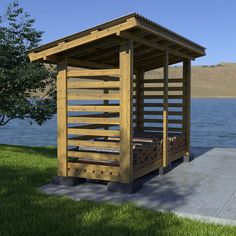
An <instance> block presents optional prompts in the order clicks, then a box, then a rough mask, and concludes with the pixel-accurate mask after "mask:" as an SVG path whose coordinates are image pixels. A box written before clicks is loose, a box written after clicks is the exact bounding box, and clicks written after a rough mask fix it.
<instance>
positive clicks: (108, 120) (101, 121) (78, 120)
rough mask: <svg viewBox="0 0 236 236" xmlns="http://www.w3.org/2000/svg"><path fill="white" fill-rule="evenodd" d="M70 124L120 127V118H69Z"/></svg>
mask: <svg viewBox="0 0 236 236" xmlns="http://www.w3.org/2000/svg"><path fill="white" fill-rule="evenodd" d="M67 119H68V123H86V124H109V125H110V124H112V125H119V124H120V119H119V118H90V117H68V118H67Z"/></svg>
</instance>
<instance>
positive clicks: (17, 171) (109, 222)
mask: <svg viewBox="0 0 236 236" xmlns="http://www.w3.org/2000/svg"><path fill="white" fill-rule="evenodd" d="M55 156H56V149H54V148H46V147H45V148H31V147H21V146H7V145H0V235H1V236H8V235H14V236H15V235H24V236H26V235H43V236H45V235H50V236H53V235H57V236H58V235H83V236H85V235H89V236H93V235H150V236H151V235H171V236H172V235H173V236H178V235H181V236H183V235H191V236H194V235H197V236H200V235H212V236H216V235H220V236H224V235H236V227H235V228H234V227H227V226H220V225H211V224H204V223H199V222H196V221H192V220H187V219H182V218H178V217H177V216H175V215H174V214H170V213H160V212H156V211H152V210H148V209H142V208H138V207H136V206H135V205H132V204H123V205H112V204H101V203H94V202H88V201H78V202H76V201H73V200H70V199H68V198H66V197H57V196H48V195H46V194H43V193H41V192H40V191H39V190H38V187H39V186H41V185H43V184H45V183H47V182H48V181H50V179H51V178H52V176H54V175H55V174H56V159H55V158H54V157H55ZM95 194H96V193H95Z"/></svg>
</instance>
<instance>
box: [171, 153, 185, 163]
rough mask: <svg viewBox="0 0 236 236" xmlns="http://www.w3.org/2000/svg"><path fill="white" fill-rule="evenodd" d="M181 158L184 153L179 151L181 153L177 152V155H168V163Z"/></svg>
mask: <svg viewBox="0 0 236 236" xmlns="http://www.w3.org/2000/svg"><path fill="white" fill-rule="evenodd" d="M183 156H185V151H181V152H178V153H174V154H170V157H169V159H170V161H171V162H172V161H176V160H178V159H180V158H182V157H183Z"/></svg>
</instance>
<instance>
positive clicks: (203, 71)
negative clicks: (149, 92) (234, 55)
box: [146, 63, 236, 97]
mask: <svg viewBox="0 0 236 236" xmlns="http://www.w3.org/2000/svg"><path fill="white" fill-rule="evenodd" d="M161 74H162V70H159V69H158V70H153V71H150V72H147V74H146V78H149V79H151V78H152V79H153V78H160V77H161ZM181 75H182V67H180V66H179V67H170V69H169V77H170V78H171V77H172V78H174V77H181ZM192 97H236V63H221V64H218V65H212V66H193V67H192Z"/></svg>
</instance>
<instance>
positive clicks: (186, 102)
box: [183, 60, 191, 156]
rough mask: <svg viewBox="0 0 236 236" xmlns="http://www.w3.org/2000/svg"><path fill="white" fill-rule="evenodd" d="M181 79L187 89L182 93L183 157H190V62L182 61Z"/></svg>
mask: <svg viewBox="0 0 236 236" xmlns="http://www.w3.org/2000/svg"><path fill="white" fill-rule="evenodd" d="M183 77H184V85H185V86H186V87H187V89H186V90H185V92H184V111H185V116H184V121H185V125H184V135H185V137H186V150H185V152H186V153H185V155H186V156H189V155H190V123H191V61H190V60H184V61H183Z"/></svg>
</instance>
